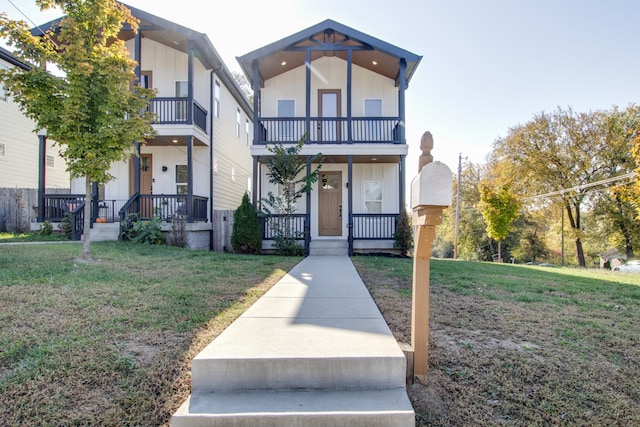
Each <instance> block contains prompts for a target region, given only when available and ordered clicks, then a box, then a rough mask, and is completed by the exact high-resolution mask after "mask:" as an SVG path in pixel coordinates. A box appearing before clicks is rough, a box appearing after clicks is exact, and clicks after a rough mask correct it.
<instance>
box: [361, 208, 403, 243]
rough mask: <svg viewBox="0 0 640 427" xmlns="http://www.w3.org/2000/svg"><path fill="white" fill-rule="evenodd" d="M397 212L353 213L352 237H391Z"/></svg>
mask: <svg viewBox="0 0 640 427" xmlns="http://www.w3.org/2000/svg"><path fill="white" fill-rule="evenodd" d="M397 224H398V214H353V239H354V240H357V239H361V240H362V239H367V240H386V239H393V235H394V234H395V232H396V226H397Z"/></svg>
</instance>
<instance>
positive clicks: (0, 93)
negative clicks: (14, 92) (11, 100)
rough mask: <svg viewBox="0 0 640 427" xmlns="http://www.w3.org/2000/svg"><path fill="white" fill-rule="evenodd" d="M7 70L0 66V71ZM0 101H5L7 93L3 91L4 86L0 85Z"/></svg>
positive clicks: (4, 66) (5, 67)
mask: <svg viewBox="0 0 640 427" xmlns="http://www.w3.org/2000/svg"><path fill="white" fill-rule="evenodd" d="M8 69H9V68H8V67H7V66H6V65H4V64H0V70H8ZM0 99H1V100H3V101H6V100H7V93H6V92H5V91H4V86H3V85H2V84H1V83H0Z"/></svg>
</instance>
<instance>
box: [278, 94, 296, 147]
mask: <svg viewBox="0 0 640 427" xmlns="http://www.w3.org/2000/svg"><path fill="white" fill-rule="evenodd" d="M295 115H296V102H295V100H293V99H278V117H281V118H283V119H285V118H286V119H290V118H293V117H295ZM278 135H279V137H280V139H281V140H282V141H293V140H294V139H295V135H294V132H293V122H292V121H284V120H282V121H280V122H279V125H278Z"/></svg>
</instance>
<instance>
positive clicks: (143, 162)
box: [129, 154, 153, 196]
mask: <svg viewBox="0 0 640 427" xmlns="http://www.w3.org/2000/svg"><path fill="white" fill-rule="evenodd" d="M133 163H134V162H133V156H132V157H131V161H130V162H129V165H130V166H129V195H130V196H133V193H135V189H134V188H133ZM151 171H152V168H151V154H140V194H151V191H152V190H153V175H152V172H151Z"/></svg>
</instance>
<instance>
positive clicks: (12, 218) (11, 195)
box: [0, 188, 69, 233]
mask: <svg viewBox="0 0 640 427" xmlns="http://www.w3.org/2000/svg"><path fill="white" fill-rule="evenodd" d="M47 193H48V194H69V189H68V188H60V189H47ZM37 209H38V189H36V188H0V231H8V232H11V233H13V232H28V231H29V230H30V229H31V223H33V222H36V220H37V218H38V211H37Z"/></svg>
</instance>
